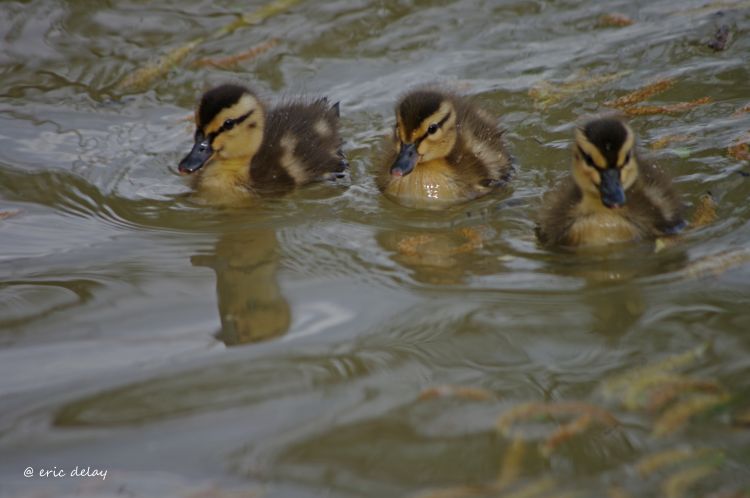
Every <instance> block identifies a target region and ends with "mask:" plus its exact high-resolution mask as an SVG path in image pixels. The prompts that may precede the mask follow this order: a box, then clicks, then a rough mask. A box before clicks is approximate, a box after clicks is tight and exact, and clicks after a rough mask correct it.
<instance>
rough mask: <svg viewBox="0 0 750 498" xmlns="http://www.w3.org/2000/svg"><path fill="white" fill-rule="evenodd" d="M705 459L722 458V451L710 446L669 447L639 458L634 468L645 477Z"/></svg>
mask: <svg viewBox="0 0 750 498" xmlns="http://www.w3.org/2000/svg"><path fill="white" fill-rule="evenodd" d="M706 459H713V460H717V459H723V453H722V452H721V451H719V450H715V449H712V448H671V449H668V450H663V451H660V452H658V453H653V454H651V455H647V456H645V457H643V458H641V460H640V461H639V462H638V463H637V464H636V465H635V470H636V471H637V472H638V474H640V475H641V476H643V477H647V476H649V475H651V474H653V473H655V472H658V471H660V470H662V469H665V468H667V467H675V466H677V465H679V464H682V463H684V462H688V461H695V460H701V461H704V460H706Z"/></svg>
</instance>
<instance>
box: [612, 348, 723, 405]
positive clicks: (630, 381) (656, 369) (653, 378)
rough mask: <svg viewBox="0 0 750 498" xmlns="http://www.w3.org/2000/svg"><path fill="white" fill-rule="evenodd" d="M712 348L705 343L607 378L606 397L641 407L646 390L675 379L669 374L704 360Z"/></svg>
mask: <svg viewBox="0 0 750 498" xmlns="http://www.w3.org/2000/svg"><path fill="white" fill-rule="evenodd" d="M709 350H710V344H709V343H704V344H701V345H700V346H698V347H696V348H693V349H691V350H689V351H686V352H684V353H680V354H676V355H672V356H669V357H667V358H665V359H664V360H662V361H660V362H658V363H654V364H652V365H646V366H645V367H641V368H637V369H635V370H630V371H628V372H625V373H624V374H621V375H618V376H615V377H613V378H611V379H608V380H605V381H604V382H603V383H602V394H603V395H604V397H605V398H606V399H619V400H620V402H622V403H623V405H625V407H626V408H628V409H630V410H635V409H637V408H639V407H640V406H641V405H642V403H641V402H640V400H644V401H645V400H646V399H647V398H646V396H645V394H646V390H647V389H649V388H651V387H653V386H654V385H658V384H659V382H664V381H665V380H674V379H675V378H676V376H675V375H669V374H671V373H672V372H674V371H676V370H680V369H683V368H686V367H689V366H691V365H694V364H695V363H697V362H698V361H700V360H702V359H703V358H704V357H705V355H706V353H708V351H709Z"/></svg>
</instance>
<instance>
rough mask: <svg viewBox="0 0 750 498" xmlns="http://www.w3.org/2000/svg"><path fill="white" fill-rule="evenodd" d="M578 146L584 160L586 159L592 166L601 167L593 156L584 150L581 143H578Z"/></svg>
mask: <svg viewBox="0 0 750 498" xmlns="http://www.w3.org/2000/svg"><path fill="white" fill-rule="evenodd" d="M577 147H578V152H580V153H581V156H582V157H583V160H584V161H586V164H588V165H589V166H591V167H592V168H597V169H599V168H598V166H597V165H596V163H595V162H594V160H593V159H592V158H591V156H590V155H588V154H586V152H584V151H583V149H582V148H581V146H580V145H578V146H577Z"/></svg>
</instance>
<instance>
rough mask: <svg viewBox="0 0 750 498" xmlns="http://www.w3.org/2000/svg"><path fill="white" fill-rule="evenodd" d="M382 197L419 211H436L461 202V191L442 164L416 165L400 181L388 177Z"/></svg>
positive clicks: (442, 162) (447, 167) (462, 196)
mask: <svg viewBox="0 0 750 498" xmlns="http://www.w3.org/2000/svg"><path fill="white" fill-rule="evenodd" d="M385 194H386V195H387V196H388V197H390V198H392V199H394V200H395V201H396V202H398V203H399V204H401V205H404V206H407V207H415V208H421V209H440V208H442V207H445V206H447V205H450V204H455V203H456V202H460V201H464V200H466V199H465V194H464V192H463V189H462V188H461V187H460V186H459V185H458V184H457V182H456V181H455V179H454V172H453V170H452V169H451V167H450V166H448V164H446V163H445V161H442V160H440V161H431V162H429V163H424V164H418V165H417V166H416V168H414V171H412V172H411V173H410V174H408V175H406V176H402V177H390V181H389V182H388V185H387V186H386V188H385Z"/></svg>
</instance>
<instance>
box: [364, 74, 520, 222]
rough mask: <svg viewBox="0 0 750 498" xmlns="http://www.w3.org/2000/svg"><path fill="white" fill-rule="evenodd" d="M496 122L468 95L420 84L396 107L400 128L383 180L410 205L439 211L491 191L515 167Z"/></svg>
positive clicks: (391, 193)
mask: <svg viewBox="0 0 750 498" xmlns="http://www.w3.org/2000/svg"><path fill="white" fill-rule="evenodd" d="M502 134H503V132H502V131H501V130H499V129H498V128H497V126H496V124H495V120H494V119H493V118H492V117H491V116H489V115H488V114H487V113H486V112H484V111H483V110H480V109H478V108H476V107H474V106H473V105H471V104H470V103H469V102H468V101H466V100H465V99H463V98H461V97H459V96H457V95H454V94H452V93H448V92H445V91H442V90H437V89H433V88H429V87H425V88H419V89H417V90H414V91H411V92H409V93H408V94H406V95H405V96H404V97H403V98H402V99H401V100H400V101H399V103H398V104H397V105H396V126H395V128H394V131H393V136H392V138H391V139H390V140H387V146H388V147H389V149H390V151H389V153H386V158H385V160H384V162H383V164H382V165H381V166H380V169H379V172H378V177H377V183H378V187H379V188H380V190H381V191H382V192H383V193H384V194H385V195H386V196H387V197H389V198H390V199H392V200H394V201H396V202H397V203H399V204H401V205H404V206H407V207H417V208H423V209H439V208H443V207H445V206H446V205H451V204H456V203H459V202H463V201H468V200H470V199H474V198H476V197H479V196H482V195H485V194H487V193H489V192H491V191H493V190H494V189H495V188H497V187H499V186H501V185H504V184H505V183H507V181H508V180H509V179H510V176H511V172H512V166H511V163H510V159H509V156H508V154H507V152H506V151H505V146H504V145H503V139H502Z"/></svg>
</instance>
